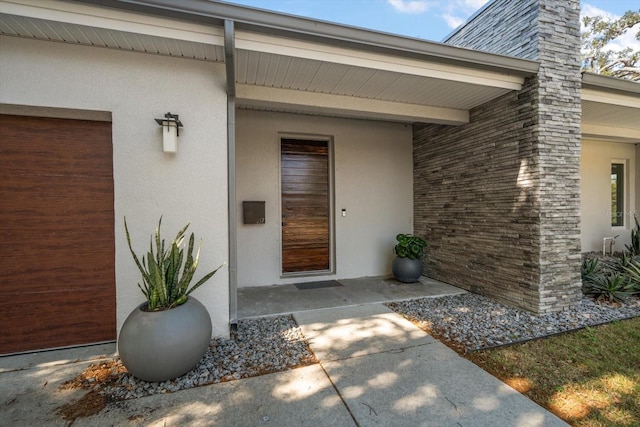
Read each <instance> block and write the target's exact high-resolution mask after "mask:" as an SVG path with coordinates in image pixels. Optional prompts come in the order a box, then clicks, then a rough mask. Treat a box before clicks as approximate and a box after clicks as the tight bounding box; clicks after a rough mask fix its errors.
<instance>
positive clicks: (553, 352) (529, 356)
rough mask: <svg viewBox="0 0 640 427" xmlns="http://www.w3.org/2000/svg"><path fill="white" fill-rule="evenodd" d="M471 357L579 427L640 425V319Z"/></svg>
mask: <svg viewBox="0 0 640 427" xmlns="http://www.w3.org/2000/svg"><path fill="white" fill-rule="evenodd" d="M466 357H467V358H469V359H470V360H471V361H473V362H474V363H475V364H477V365H479V366H480V367H482V368H483V369H484V370H486V371H488V372H490V373H491V374H493V375H494V376H496V377H498V378H499V379H501V380H502V381H504V382H505V383H507V384H509V385H510V386H512V387H513V388H515V389H516V390H518V391H519V392H521V393H523V394H525V395H526V396H527V397H529V398H530V399H532V400H533V401H535V402H537V403H538V404H539V405H541V406H544V407H545V408H547V409H548V410H550V411H551V412H553V413H554V414H556V415H557V416H559V417H560V418H562V419H563V420H565V421H566V422H568V423H569V424H571V425H573V426H580V427H587V426H588V427H596V426H597V427H600V426H639V425H640V317H637V318H634V319H630V320H622V321H618V322H614V323H610V324H607V325H603V326H597V327H592V328H586V329H583V330H581V331H578V332H574V333H567V334H562V335H557V336H553V337H549V338H545V339H540V340H535V341H529V342H527V343H523V344H517V345H513V346H510V347H503V348H499V349H493V350H483V351H478V352H475V353H471V354H467V355H466Z"/></svg>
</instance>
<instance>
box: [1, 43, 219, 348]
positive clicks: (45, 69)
mask: <svg viewBox="0 0 640 427" xmlns="http://www.w3.org/2000/svg"><path fill="white" fill-rule="evenodd" d="M0 44H1V46H2V50H1V55H0V70H2V73H1V74H0V102H1V103H6V104H21V105H31V106H40V107H58V108H72V109H83V110H101V111H109V112H111V113H112V131H113V167H114V189H115V224H114V230H115V237H116V260H115V261H116V292H117V328H118V331H119V330H120V327H121V326H122V323H123V322H124V320H125V318H126V317H127V315H128V314H129V313H130V312H131V310H133V309H134V307H136V306H137V305H138V304H140V303H141V302H142V301H143V296H142V294H141V293H140V290H139V289H138V287H137V286H136V283H137V282H138V281H139V280H140V277H139V276H140V274H139V272H138V270H137V268H136V266H135V264H134V263H133V260H132V258H131V254H130V253H129V249H128V247H127V243H126V239H125V235H124V227H123V218H124V217H125V216H126V217H127V221H128V224H129V227H130V231H131V235H132V240H133V245H134V249H136V251H138V253H142V252H143V251H146V249H147V248H148V242H149V238H150V236H151V235H152V233H153V231H154V228H155V226H156V225H157V222H158V219H159V217H160V216H161V215H164V219H163V227H162V228H163V231H164V234H165V238H166V239H167V240H170V239H172V238H173V236H175V233H176V232H177V231H178V230H179V229H180V228H181V227H182V226H183V225H184V224H186V223H187V222H190V223H191V227H190V230H191V231H193V232H195V234H196V237H197V238H198V239H201V240H202V250H201V258H200V266H199V268H198V272H197V273H196V279H197V278H199V277H201V276H202V275H204V274H205V273H206V272H208V271H210V270H212V269H213V268H215V267H217V266H218V265H220V264H222V263H223V262H226V261H228V259H229V257H228V227H227V159H226V157H227V151H226V132H227V131H226V96H225V92H224V81H225V80H224V79H225V77H224V65H222V64H214V63H207V62H201V61H193V60H186V59H179V58H169V57H161V56H154V55H146V54H140V53H130V52H123V51H116V50H109V49H100V48H92V47H83V46H74V45H66V44H61V43H50V42H42V41H34V40H26V39H17V38H11V37H2V40H1V41H0ZM167 111H170V112H172V113H174V114H179V115H180V120H181V121H182V122H183V123H184V128H183V129H181V131H180V137H179V140H178V152H177V154H175V155H172V154H165V153H163V151H162V136H161V128H160V127H159V126H158V125H157V124H156V122H155V121H154V118H158V117H162V116H163V115H164V113H166V112H167ZM96 238H99V236H96ZM194 295H195V296H196V297H197V298H198V299H200V300H201V301H202V302H203V303H204V304H205V305H206V307H207V308H208V310H209V312H210V314H211V317H212V322H213V335H214V336H227V335H228V319H229V316H228V306H229V304H228V303H229V293H228V270H227V268H226V267H225V268H223V269H222V270H220V272H219V273H218V274H217V275H216V276H214V278H213V279H212V280H211V281H210V282H209V283H207V284H206V285H204V286H203V287H201V288H200V289H198V290H197V291H195V293H194Z"/></svg>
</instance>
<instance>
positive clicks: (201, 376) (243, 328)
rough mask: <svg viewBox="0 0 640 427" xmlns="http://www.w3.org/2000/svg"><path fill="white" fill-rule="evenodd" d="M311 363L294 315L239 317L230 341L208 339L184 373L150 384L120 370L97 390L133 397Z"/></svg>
mask: <svg viewBox="0 0 640 427" xmlns="http://www.w3.org/2000/svg"><path fill="white" fill-rule="evenodd" d="M118 363H120V362H119V361H118ZM314 363H317V360H316V358H315V356H314V355H313V353H312V352H311V350H310V349H309V346H308V344H307V342H306V340H305V338H304V336H303V334H302V332H301V331H300V328H298V325H297V324H296V322H295V320H294V319H293V316H275V317H265V318H260V319H251V320H240V321H239V322H238V331H237V333H233V334H232V337H231V339H229V340H223V339H214V340H211V345H210V346H209V349H208V350H207V352H206V354H205V356H204V357H203V359H202V361H200V364H199V365H198V366H197V367H196V368H194V369H193V370H191V371H189V372H188V373H186V374H185V375H183V376H181V377H179V378H176V379H174V380H170V381H164V382H156V383H150V382H147V381H143V380H139V379H137V378H135V377H133V376H132V375H131V374H129V373H123V374H120V376H119V378H118V379H117V380H116V381H115V382H112V383H111V384H107V385H105V386H104V387H102V388H100V390H99V393H100V394H103V395H107V396H109V397H111V398H112V399H114V400H125V399H134V398H138V397H143V396H149V395H152V394H159V393H168V392H174V391H178V390H182V389H187V388H192V387H197V386H202V385H205V384H215V383H219V382H223V381H230V380H239V379H241V378H247V377H253V376H257V375H263V374H268V373H271V372H279V371H284V370H287V369H292V368H295V367H299V366H305V365H311V364H314Z"/></svg>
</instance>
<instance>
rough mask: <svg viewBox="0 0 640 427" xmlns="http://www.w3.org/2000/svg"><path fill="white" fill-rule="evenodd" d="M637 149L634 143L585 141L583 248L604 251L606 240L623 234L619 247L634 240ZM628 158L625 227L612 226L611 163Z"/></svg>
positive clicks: (583, 164)
mask: <svg viewBox="0 0 640 427" xmlns="http://www.w3.org/2000/svg"><path fill="white" fill-rule="evenodd" d="M636 151H637V149H636V147H635V146H634V145H633V144H626V143H613V142H605V141H595V140H588V139H583V140H582V158H581V163H580V188H581V195H580V197H581V203H582V206H581V213H582V226H581V228H582V251H583V252H584V251H602V239H603V238H604V237H613V236H616V235H620V237H618V238H617V239H616V246H615V248H616V250H622V249H623V248H624V246H625V245H628V244H629V243H630V242H631V229H632V226H633V214H634V213H635V212H637V211H638V204H637V203H638V201H639V200H640V199H639V197H638V187H637V185H638V184H637V175H638V174H637V169H636V168H637V166H636V165H637V164H638V163H637V162H638V155H637V153H636ZM614 160H621V161H624V162H625V164H626V165H627V166H626V169H627V170H626V172H625V179H626V184H627V188H626V190H625V198H626V203H625V212H624V215H625V220H624V221H625V226H624V227H611V216H610V215H611V214H610V212H611V163H612V161H614Z"/></svg>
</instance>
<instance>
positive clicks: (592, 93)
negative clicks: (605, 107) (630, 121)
mask: <svg viewBox="0 0 640 427" xmlns="http://www.w3.org/2000/svg"><path fill="white" fill-rule="evenodd" d="M580 99H581V100H582V101H593V102H601V103H603V104H613V105H619V106H622V107H633V108H640V97H638V96H634V95H624V94H620V93H612V92H607V91H599V90H595V89H582V92H581V95H580Z"/></svg>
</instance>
